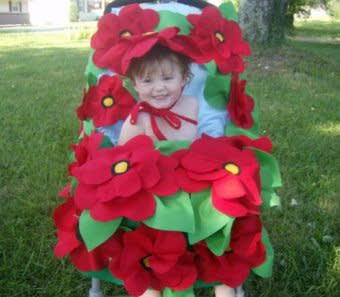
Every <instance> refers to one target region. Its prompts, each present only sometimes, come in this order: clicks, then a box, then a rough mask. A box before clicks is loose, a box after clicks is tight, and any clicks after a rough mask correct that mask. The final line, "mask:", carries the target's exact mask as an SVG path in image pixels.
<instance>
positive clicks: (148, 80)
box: [143, 78, 151, 84]
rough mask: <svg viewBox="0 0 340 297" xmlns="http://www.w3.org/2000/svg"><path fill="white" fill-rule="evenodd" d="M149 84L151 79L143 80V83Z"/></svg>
mask: <svg viewBox="0 0 340 297" xmlns="http://www.w3.org/2000/svg"><path fill="white" fill-rule="evenodd" d="M150 82H151V79H150V78H145V79H143V83H145V84H147V83H150Z"/></svg>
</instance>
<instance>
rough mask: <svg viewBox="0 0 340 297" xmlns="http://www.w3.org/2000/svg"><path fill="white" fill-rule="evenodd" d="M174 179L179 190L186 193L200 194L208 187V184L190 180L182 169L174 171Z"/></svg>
mask: <svg viewBox="0 0 340 297" xmlns="http://www.w3.org/2000/svg"><path fill="white" fill-rule="evenodd" d="M176 179H177V182H178V183H179V184H180V187H181V189H182V190H183V191H184V192H188V193H195V192H200V191H202V190H204V189H206V188H207V187H208V186H209V183H208V182H205V181H197V180H194V179H191V178H190V177H189V176H188V174H187V171H186V170H185V169H183V168H177V169H176Z"/></svg>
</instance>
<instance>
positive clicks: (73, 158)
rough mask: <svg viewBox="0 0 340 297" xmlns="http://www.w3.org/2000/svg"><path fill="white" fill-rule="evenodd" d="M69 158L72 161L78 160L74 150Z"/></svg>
mask: <svg viewBox="0 0 340 297" xmlns="http://www.w3.org/2000/svg"><path fill="white" fill-rule="evenodd" d="M69 160H70V162H74V161H75V160H76V156H75V154H74V152H71V153H70V157H69Z"/></svg>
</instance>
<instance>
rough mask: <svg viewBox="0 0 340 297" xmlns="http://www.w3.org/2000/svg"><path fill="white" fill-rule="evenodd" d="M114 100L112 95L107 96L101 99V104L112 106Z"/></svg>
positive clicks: (106, 106)
mask: <svg viewBox="0 0 340 297" xmlns="http://www.w3.org/2000/svg"><path fill="white" fill-rule="evenodd" d="M114 103H115V101H114V100H113V98H112V97H110V96H107V97H104V98H103V99H102V104H103V106H104V107H105V108H109V107H112V106H113V105H114Z"/></svg>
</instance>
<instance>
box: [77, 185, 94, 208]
mask: <svg viewBox="0 0 340 297" xmlns="http://www.w3.org/2000/svg"><path fill="white" fill-rule="evenodd" d="M96 201H97V199H96V187H94V186H93V185H86V184H79V185H78V186H77V187H76V190H75V192H74V204H75V206H76V207H77V208H78V209H80V210H84V209H88V208H91V207H92V206H93V205H94V204H95V203H96Z"/></svg>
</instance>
